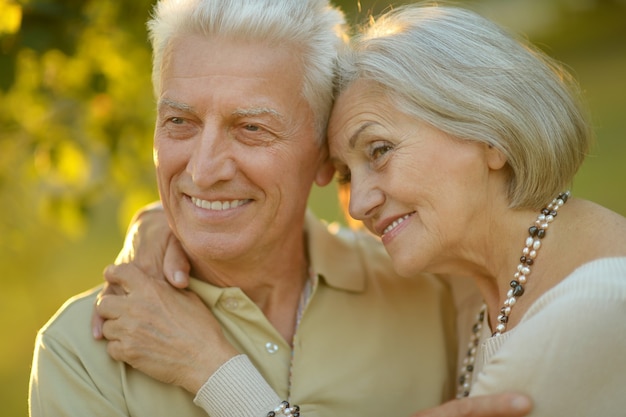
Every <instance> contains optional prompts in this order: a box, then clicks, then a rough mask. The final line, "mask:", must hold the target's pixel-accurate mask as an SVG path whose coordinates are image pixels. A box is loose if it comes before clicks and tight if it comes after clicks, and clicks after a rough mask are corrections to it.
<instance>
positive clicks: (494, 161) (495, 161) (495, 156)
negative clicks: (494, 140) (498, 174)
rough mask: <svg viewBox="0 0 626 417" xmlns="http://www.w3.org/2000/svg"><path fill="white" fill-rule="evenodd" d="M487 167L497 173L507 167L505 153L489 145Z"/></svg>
mask: <svg viewBox="0 0 626 417" xmlns="http://www.w3.org/2000/svg"><path fill="white" fill-rule="evenodd" d="M486 155H487V165H488V166H489V168H490V169H492V170H494V171H496V170H499V169H502V167H504V166H505V165H506V162H507V159H506V156H505V155H504V153H502V151H500V150H499V149H498V148H496V147H495V146H493V145H487V153H486Z"/></svg>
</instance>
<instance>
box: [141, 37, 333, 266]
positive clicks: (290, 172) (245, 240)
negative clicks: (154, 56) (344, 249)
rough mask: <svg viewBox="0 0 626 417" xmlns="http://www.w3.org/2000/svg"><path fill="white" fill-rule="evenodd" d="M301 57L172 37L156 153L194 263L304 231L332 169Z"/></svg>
mask: <svg viewBox="0 0 626 417" xmlns="http://www.w3.org/2000/svg"><path fill="white" fill-rule="evenodd" d="M298 58H299V57H298V56H297V51H296V50H294V49H293V48H289V47H285V46H268V45H266V44H264V43H255V42H243V41H234V40H229V39H224V38H212V39H207V38H205V37H201V36H197V35H190V36H185V37H180V38H176V39H174V40H172V42H171V43H170V45H169V48H168V51H167V52H166V54H165V57H164V63H163V68H162V74H161V86H162V88H161V94H160V97H158V115H157V122H156V130H155V135H154V161H155V165H156V170H157V179H158V184H159V192H160V195H161V200H162V201H163V206H164V208H165V211H166V213H167V215H168V218H169V221H170V224H171V226H172V229H173V231H174V233H175V235H176V236H177V237H178V238H179V239H180V240H181V242H182V243H183V245H184V246H185V248H186V250H187V251H188V252H189V254H190V256H191V258H192V260H193V259H195V260H196V263H197V261H198V260H199V259H202V260H208V261H210V260H221V261H237V262H239V261H242V260H244V259H248V260H258V259H262V257H267V256H268V254H269V253H270V252H271V251H274V252H276V251H284V250H285V249H286V248H289V246H288V245H291V244H292V242H296V241H297V240H298V239H299V240H301V239H302V230H303V218H304V211H305V208H306V203H307V197H308V194H309V191H310V188H311V185H312V183H313V181H318V182H319V183H324V182H327V181H328V180H329V179H330V175H332V171H331V170H329V169H328V167H329V165H328V163H326V162H324V161H325V159H326V158H325V157H326V151H325V149H323V148H321V149H320V147H319V146H318V145H317V141H316V139H315V128H314V117H313V113H312V111H311V109H310V107H309V105H308V104H307V102H306V101H305V100H304V98H303V97H302V94H301V91H302V68H301V65H300V62H299V59H298Z"/></svg>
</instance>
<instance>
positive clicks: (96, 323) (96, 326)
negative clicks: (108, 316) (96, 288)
mask: <svg viewBox="0 0 626 417" xmlns="http://www.w3.org/2000/svg"><path fill="white" fill-rule="evenodd" d="M103 323H104V319H103V318H102V316H100V314H98V311H97V309H96V304H95V303H94V305H93V311H92V312H91V334H92V335H93V338H94V339H96V340H102V338H103V337H104V336H103V334H102V324H103Z"/></svg>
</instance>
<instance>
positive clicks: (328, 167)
mask: <svg viewBox="0 0 626 417" xmlns="http://www.w3.org/2000/svg"><path fill="white" fill-rule="evenodd" d="M333 175H335V166H334V165H333V163H332V162H331V161H330V158H326V160H325V161H324V162H322V163H321V164H320V166H319V168H317V173H316V174H315V184H317V185H318V186H320V187H323V186H325V185H328V183H330V182H331V181H332V179H333Z"/></svg>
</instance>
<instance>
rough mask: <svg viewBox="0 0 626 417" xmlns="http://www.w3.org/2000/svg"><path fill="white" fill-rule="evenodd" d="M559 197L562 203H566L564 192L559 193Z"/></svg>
mask: <svg viewBox="0 0 626 417" xmlns="http://www.w3.org/2000/svg"><path fill="white" fill-rule="evenodd" d="M559 198H560V199H561V200H563V203H567V194H566V193H563V194H561V195H560V196H559Z"/></svg>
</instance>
